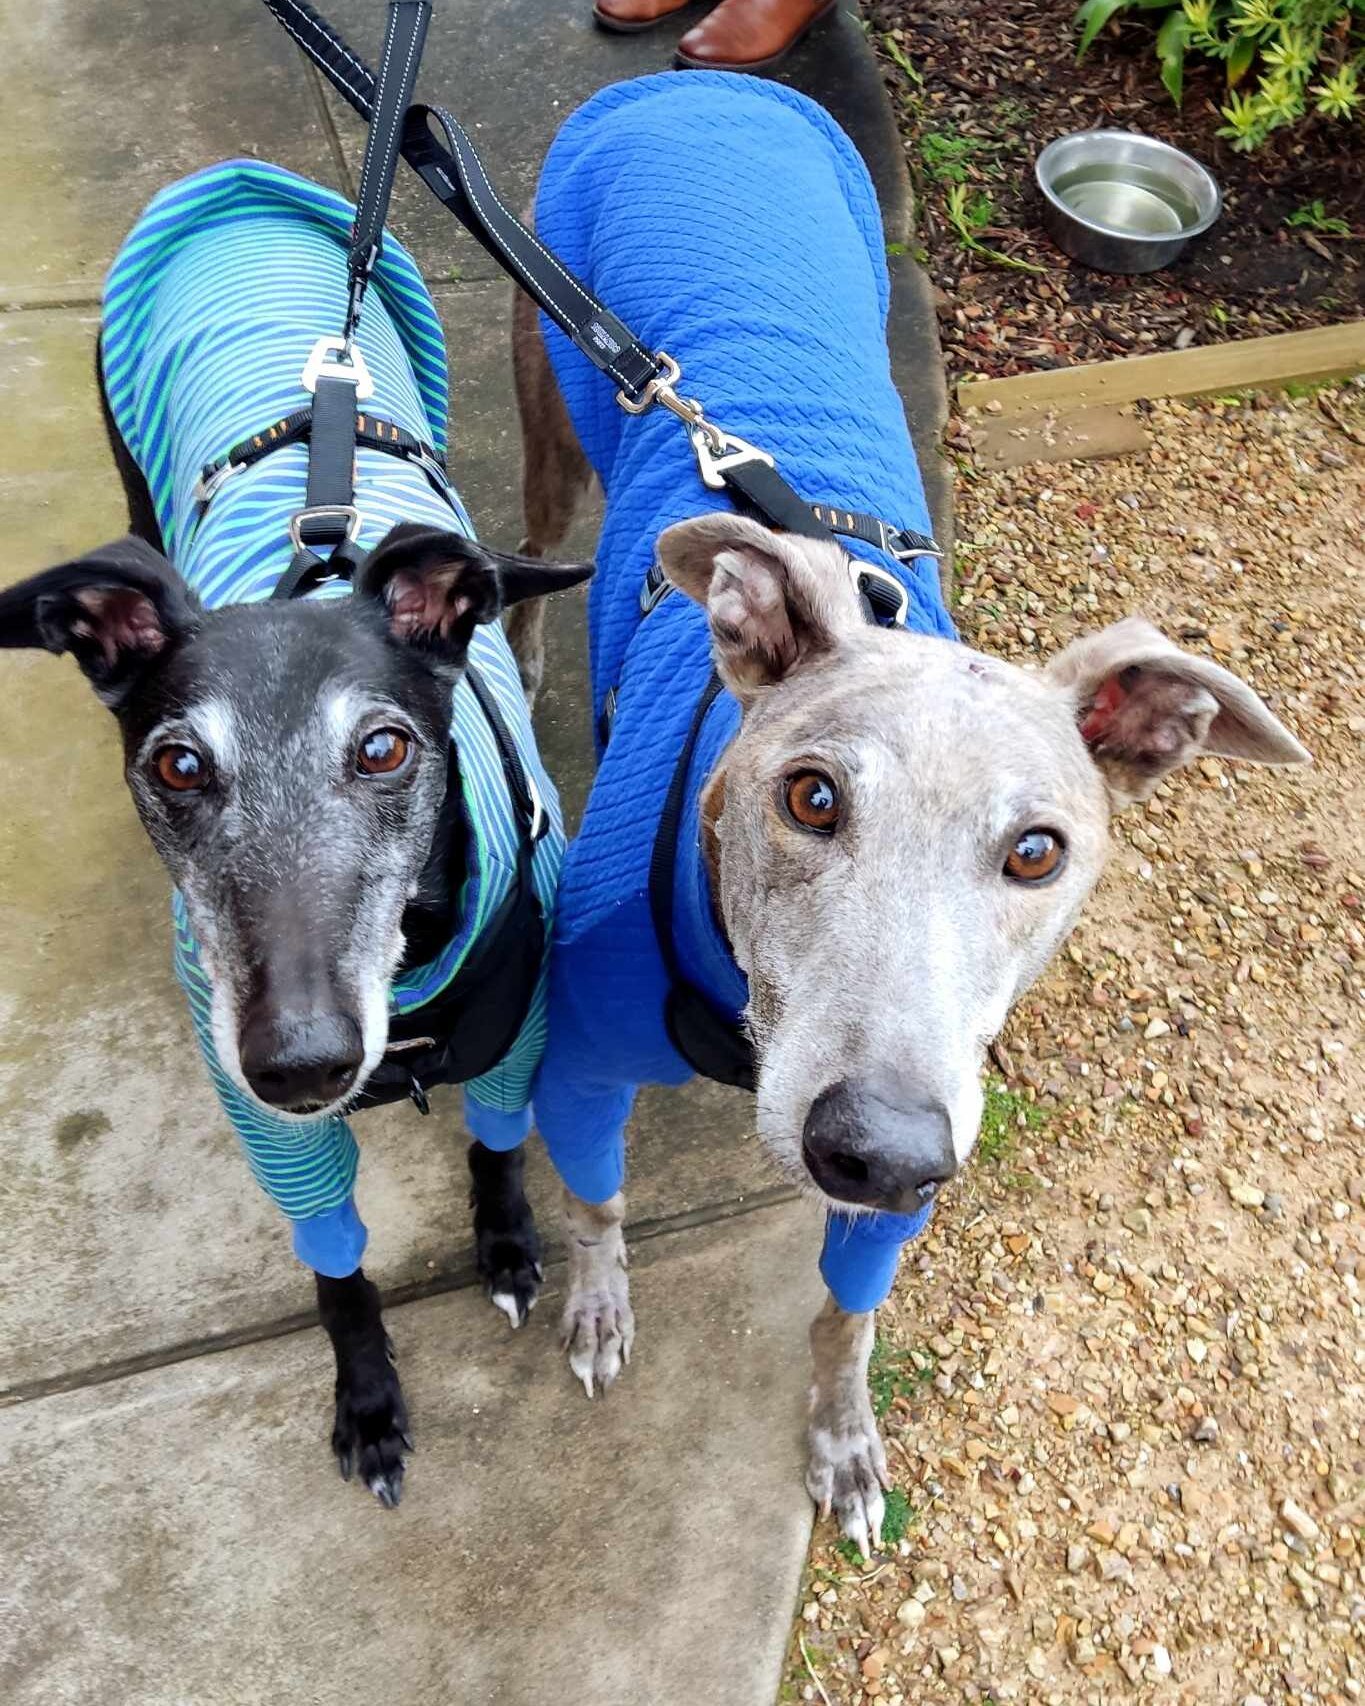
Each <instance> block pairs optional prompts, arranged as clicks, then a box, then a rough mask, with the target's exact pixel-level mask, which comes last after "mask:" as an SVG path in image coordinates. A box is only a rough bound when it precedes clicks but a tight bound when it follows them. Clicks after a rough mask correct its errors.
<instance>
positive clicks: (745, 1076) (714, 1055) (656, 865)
mask: <svg viewBox="0 0 1365 1706" xmlns="http://www.w3.org/2000/svg"><path fill="white" fill-rule="evenodd" d="M720 693H721V681H720V677H719V676H718V675H717V674H715V672H714V671H713V672H712V674H711V679H710V680H709V681H708V682H707V684H706V686H705V687H704V688H703V689H702V694H701V697H700V698H699V699H698V700H697V707H696V709H695V710H694V711H693V713H692V721H691V722H690V723H689V724H688V728H687V735H686V738H685V739H684V741H683V745H682V751H681V752H680V753H679V754H678V762H677V764H676V766H675V767H674V770H673V777H672V780H671V781H670V782H669V785H668V793H667V795H666V796H665V798H664V806H663V811H662V812H661V813H660V814H659V826H658V828H657V829H656V830H655V832H654V847H653V850H652V851H651V853H650V858H649V913H650V917H651V919H652V920H653V923H654V936H655V939H656V941H657V942H658V944H659V952H660V954H661V955H662V957H663V962H664V968H665V970H666V971H667V973H668V993H667V995H666V996H665V999H664V1026H665V1029H666V1030H667V1032H668V1035H669V1039H670V1041H671V1042H672V1044H673V1046H674V1048H676V1049H677V1051H678V1053H679V1054H680V1055H681V1056H682V1057H683V1059H684V1060H685V1061H686V1062H687V1064H688V1065H689V1066H690V1067H691V1068H692V1069H693V1071H695V1072H700V1073H701V1075H702V1076H703V1077H704V1078H713V1079H715V1080H716V1081H717V1082H718V1083H721V1084H734V1085H737V1086H738V1087H739V1088H740V1089H741V1090H752V1089H753V1088H754V1051H753V1045H752V1044H751V1042H750V1041H749V1038H748V1036H747V1034H746V1033H745V1032H744V1030H743V1029H742V1028H741V1027H740V1026H738V1025H735V1024H733V1023H732V1022H731V1021H730V1020H729V1019H727V1018H724V1017H723V1016H722V1015H721V1014H719V1013H717V1012H716V1010H715V1008H714V1007H713V1006H712V1005H711V1003H710V1002H709V1001H708V1000H707V999H706V997H705V996H704V995H703V994H702V992H701V991H700V990H699V989H698V988H697V987H696V985H695V984H693V983H690V982H689V981H688V979H687V977H686V976H685V975H684V972H683V969H682V964H681V962H680V961H679V959H678V948H677V943H676V942H675V940H674V937H673V899H674V891H675V886H676V873H677V861H678V832H679V830H680V829H681V827H682V817H683V806H684V802H685V801H686V798H687V777H688V772H689V771H690V770H691V768H692V757H693V754H694V753H695V752H696V750H697V741H698V740H699V739H700V737H701V731H702V727H703V725H704V724H705V722H706V713H707V712H708V711H709V710H710V709H711V707H712V705H714V704H715V702H716V700H717V699H718V698H719V696H720Z"/></svg>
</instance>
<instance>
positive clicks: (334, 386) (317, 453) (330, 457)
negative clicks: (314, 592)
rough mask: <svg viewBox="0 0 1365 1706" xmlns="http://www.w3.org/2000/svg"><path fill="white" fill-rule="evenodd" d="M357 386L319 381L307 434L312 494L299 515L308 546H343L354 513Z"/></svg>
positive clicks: (302, 538) (301, 537) (303, 539)
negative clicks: (310, 425)
mask: <svg viewBox="0 0 1365 1706" xmlns="http://www.w3.org/2000/svg"><path fill="white" fill-rule="evenodd" d="M355 403H356V398H355V384H354V382H353V381H352V380H350V379H319V380H318V382H317V389H316V390H315V391H314V393H313V429H312V431H311V433H310V434H309V437H308V492H307V495H306V496H305V498H304V500H303V501H304V506H305V507H304V509H303V512H302V513H301V514H300V515H299V516H298V518H297V522H298V538H299V541H300V542H301V543H302V544H304V545H309V546H312V545H339V544H340V543H341V541H342V540H343V539H344V538H345V537H346V532H347V526H348V522H349V517H350V516H351V515H353V514H354V513H355V468H354V465H355V419H356V408H355Z"/></svg>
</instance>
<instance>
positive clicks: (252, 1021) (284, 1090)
mask: <svg viewBox="0 0 1365 1706" xmlns="http://www.w3.org/2000/svg"><path fill="white" fill-rule="evenodd" d="M241 1048H242V1072H243V1075H244V1076H245V1078H246V1081H247V1083H248V1084H249V1085H250V1086H251V1088H252V1089H253V1090H254V1091H255V1093H256V1094H257V1095H258V1096H259V1097H260V1099H261V1100H262V1101H263V1102H268V1103H269V1104H270V1106H271V1107H272V1108H285V1109H287V1110H291V1111H294V1112H297V1111H298V1110H300V1109H303V1108H310V1107H311V1108H318V1107H323V1106H325V1105H326V1104H327V1103H328V1102H335V1101H336V1100H338V1098H339V1097H342V1096H344V1095H345V1094H346V1092H347V1091H348V1090H349V1089H350V1088H351V1086H352V1084H354V1083H355V1079H356V1074H357V1073H358V1072H359V1071H360V1068H361V1064H362V1063H363V1061H364V1059H365V1048H364V1044H363V1043H362V1041H361V1037H360V1026H359V1025H357V1024H356V1022H355V1020H354V1019H352V1018H350V1017H349V1016H348V1015H347V1014H345V1013H316V1014H307V1015H303V1014H291V1013H274V1014H272V1013H254V1014H252V1015H251V1016H250V1017H248V1019H247V1022H246V1024H245V1025H244V1026H243V1028H242V1044H241Z"/></svg>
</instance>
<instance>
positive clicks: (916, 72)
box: [882, 35, 924, 89]
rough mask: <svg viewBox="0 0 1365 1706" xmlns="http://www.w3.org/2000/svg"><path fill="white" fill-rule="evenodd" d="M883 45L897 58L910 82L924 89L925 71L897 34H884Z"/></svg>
mask: <svg viewBox="0 0 1365 1706" xmlns="http://www.w3.org/2000/svg"><path fill="white" fill-rule="evenodd" d="M882 46H883V47H884V48H885V49H886V52H887V55H888V57H889V58H891V59H894V60H895V62H896V64H897V65H898V66H899V67H900V68H901V70H902V71H903V72H904V73H905V75H906V76H907V77H908V78H909V80H910V82H911V83H913V84H914V86H915V88H917V89H922V88H923V87H924V73H923V72H922V71H921V70H920V68H919V66H918V65H916V64H915V62H914V60H913V59H911V57H910V55H909V54H908V53H907V52H906V51H905V49H904V48H903V47H902V46H901V44H900V43H899V42H898V41H897V40H896V38H895V36H893V35H884V36H883V37H882Z"/></svg>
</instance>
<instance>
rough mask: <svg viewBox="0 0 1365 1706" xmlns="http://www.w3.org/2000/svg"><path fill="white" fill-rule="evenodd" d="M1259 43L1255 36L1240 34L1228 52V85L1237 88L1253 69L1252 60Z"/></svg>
mask: <svg viewBox="0 0 1365 1706" xmlns="http://www.w3.org/2000/svg"><path fill="white" fill-rule="evenodd" d="M1258 45H1259V44H1258V43H1257V40H1256V37H1255V36H1238V37H1237V38H1236V40H1235V41H1234V42H1233V44H1232V51H1231V53H1229V54H1228V87H1229V88H1230V89H1235V88H1236V87H1237V85H1238V84H1239V83H1240V82H1241V81H1242V79H1243V77H1245V76H1246V74H1247V72H1248V71H1250V70H1251V62H1252V60H1253V59H1255V57H1256V49H1257V46H1258Z"/></svg>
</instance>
